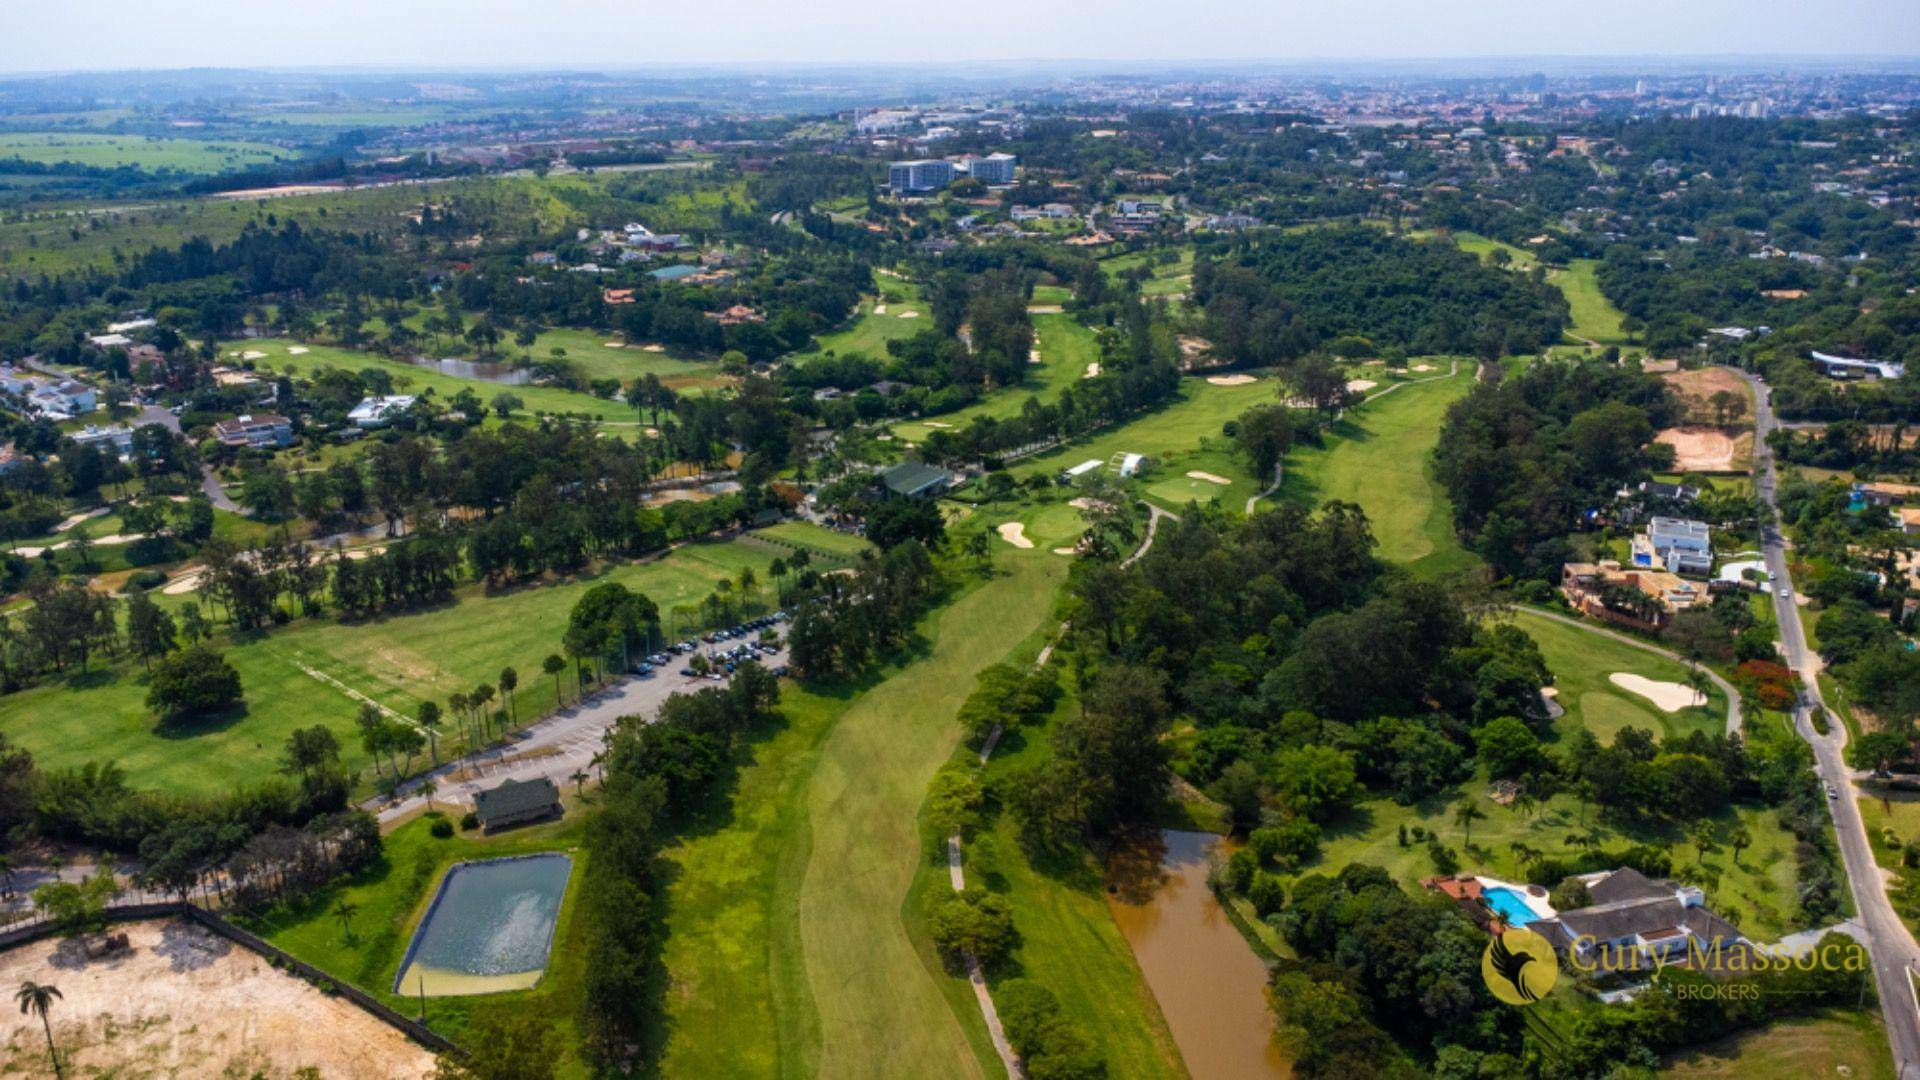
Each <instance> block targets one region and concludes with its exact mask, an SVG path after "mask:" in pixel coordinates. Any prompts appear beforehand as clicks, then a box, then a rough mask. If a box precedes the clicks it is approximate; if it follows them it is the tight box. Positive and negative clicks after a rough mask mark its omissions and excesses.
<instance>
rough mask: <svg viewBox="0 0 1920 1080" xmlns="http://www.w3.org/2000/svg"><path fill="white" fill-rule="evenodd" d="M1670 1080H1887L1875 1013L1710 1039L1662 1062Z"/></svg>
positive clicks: (1887, 1058)
mask: <svg viewBox="0 0 1920 1080" xmlns="http://www.w3.org/2000/svg"><path fill="white" fill-rule="evenodd" d="M1662 1065H1663V1068H1662V1069H1661V1073H1660V1075H1662V1076H1665V1077H1671V1078H1673V1080H1693V1078H1698V1077H1738V1078H1739V1080H1811V1078H1812V1077H1821V1076H1832V1077H1847V1078H1849V1080H1893V1077H1894V1069H1893V1058H1892V1055H1891V1054H1889V1053H1888V1050H1887V1033H1886V1028H1885V1026H1884V1025H1882V1024H1881V1022H1880V1017H1879V1014H1878V1013H1875V1012H1842V1011H1837V1010H1836V1011H1832V1012H1827V1013H1821V1014H1818V1015H1815V1016H1810V1017H1802V1018H1797V1019H1790V1020H1779V1021H1775V1022H1774V1023H1771V1024H1768V1025H1767V1026H1765V1027H1762V1028H1755V1029H1753V1030H1751V1031H1745V1032H1741V1033H1740V1034H1738V1035H1733V1036H1730V1037H1728V1038H1725V1039H1716V1040H1714V1041H1713V1042H1710V1043H1707V1044H1705V1045H1703V1046H1699V1047H1695V1048H1693V1049H1691V1050H1688V1051H1686V1052H1685V1053H1681V1054H1676V1055H1674V1056H1673V1057H1670V1058H1668V1059H1667V1060H1666V1061H1665V1062H1663V1063H1662Z"/></svg>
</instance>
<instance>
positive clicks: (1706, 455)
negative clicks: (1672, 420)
mask: <svg viewBox="0 0 1920 1080" xmlns="http://www.w3.org/2000/svg"><path fill="white" fill-rule="evenodd" d="M1653 441H1654V442H1661V443H1666V444H1667V445H1668V446H1671V447H1673V467H1674V470H1675V471H1676V472H1728V471H1731V470H1732V469H1733V467H1734V464H1733V463H1734V459H1735V458H1736V457H1738V456H1739V453H1740V446H1739V443H1738V441H1736V440H1735V439H1734V438H1733V437H1731V436H1729V435H1728V434H1727V433H1726V432H1724V431H1721V430H1720V429H1719V428H1712V427H1702V426H1699V425H1691V424H1690V425H1687V426H1685V427H1676V428H1668V429H1667V430H1665V431H1662V432H1661V433H1660V434H1658V435H1655V436H1654V437H1653Z"/></svg>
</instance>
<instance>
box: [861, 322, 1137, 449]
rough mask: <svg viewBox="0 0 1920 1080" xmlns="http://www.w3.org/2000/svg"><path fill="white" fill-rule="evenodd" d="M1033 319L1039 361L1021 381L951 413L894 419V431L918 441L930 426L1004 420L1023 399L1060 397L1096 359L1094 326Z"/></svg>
mask: <svg viewBox="0 0 1920 1080" xmlns="http://www.w3.org/2000/svg"><path fill="white" fill-rule="evenodd" d="M1032 318H1033V326H1034V330H1035V332H1036V347H1037V348H1038V349H1039V350H1040V363H1038V364H1035V365H1032V366H1031V368H1030V370H1029V371H1028V372H1027V380H1026V381H1025V382H1023V383H1021V384H1020V385H1019V386H1013V387H1008V388H1005V389H1001V390H994V391H991V392H989V393H988V394H987V395H986V396H985V397H984V398H982V399H981V400H979V401H977V402H975V403H973V404H972V405H969V406H967V407H966V408H964V409H959V410H957V411H955V412H950V413H943V414H941V415H939V416H933V417H929V418H928V419H927V420H908V421H903V422H901V423H897V424H895V425H893V434H894V436H895V437H896V438H901V439H906V440H908V441H910V442H916V443H917V442H921V441H922V440H924V439H926V437H927V435H928V434H929V433H931V432H932V431H933V430H935V425H945V426H946V427H948V428H953V429H958V428H964V427H966V426H967V425H968V424H971V423H972V422H973V421H974V420H975V419H977V418H978V417H982V416H990V417H993V418H994V419H996V420H1005V419H1007V418H1009V417H1014V416H1018V415H1020V410H1021V409H1022V408H1024V407H1025V406H1026V403H1027V399H1028V398H1034V397H1037V398H1040V399H1041V400H1043V401H1050V400H1052V399H1053V398H1055V397H1057V396H1059V394H1060V391H1062V390H1064V389H1066V388H1067V387H1069V386H1072V385H1073V384H1074V382H1076V381H1077V380H1079V379H1082V378H1084V377H1085V376H1086V373H1087V365H1088V364H1091V363H1093V362H1094V361H1096V360H1098V359H1099V358H1100V346H1099V343H1098V342H1096V341H1094V338H1093V331H1091V330H1089V329H1087V328H1086V327H1084V326H1082V325H1080V323H1079V322H1077V321H1075V319H1074V317H1073V316H1071V315H1035V316H1033V317H1032Z"/></svg>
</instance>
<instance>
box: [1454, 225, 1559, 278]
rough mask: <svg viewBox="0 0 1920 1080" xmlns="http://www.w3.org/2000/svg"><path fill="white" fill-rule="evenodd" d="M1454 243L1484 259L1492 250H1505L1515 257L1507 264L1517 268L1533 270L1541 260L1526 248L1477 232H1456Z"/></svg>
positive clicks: (1462, 249)
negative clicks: (1504, 242)
mask: <svg viewBox="0 0 1920 1080" xmlns="http://www.w3.org/2000/svg"><path fill="white" fill-rule="evenodd" d="M1453 243H1454V246H1455V247H1458V248H1459V249H1460V250H1461V251H1466V252H1471V253H1472V254H1474V255H1477V256H1479V257H1480V258H1481V259H1482V260H1485V259H1486V257H1487V255H1488V254H1489V253H1491V252H1494V251H1504V252H1506V253H1507V254H1508V255H1509V256H1511V257H1512V258H1513V261H1512V262H1511V263H1508V264H1507V265H1508V266H1510V267H1512V268H1513V269H1515V270H1531V269H1533V264H1534V263H1536V262H1539V261H1540V260H1538V259H1537V258H1535V257H1534V254H1533V252H1531V251H1528V250H1527V249H1526V248H1523V247H1515V246H1513V245H1512V244H1503V243H1501V242H1500V241H1498V240H1495V239H1493V238H1492V237H1490V236H1481V235H1480V234H1479V233H1476V232H1456V233H1454V234H1453Z"/></svg>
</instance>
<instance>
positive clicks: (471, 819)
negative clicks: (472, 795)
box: [460, 810, 480, 831]
mask: <svg viewBox="0 0 1920 1080" xmlns="http://www.w3.org/2000/svg"><path fill="white" fill-rule="evenodd" d="M460 827H461V828H463V829H467V830H469V831H471V830H473V829H477V828H479V827H480V815H479V814H476V813H474V812H473V811H471V810H469V811H467V812H466V813H464V814H462V815H460Z"/></svg>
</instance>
